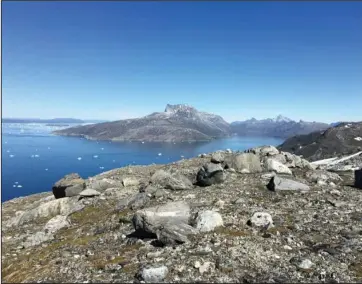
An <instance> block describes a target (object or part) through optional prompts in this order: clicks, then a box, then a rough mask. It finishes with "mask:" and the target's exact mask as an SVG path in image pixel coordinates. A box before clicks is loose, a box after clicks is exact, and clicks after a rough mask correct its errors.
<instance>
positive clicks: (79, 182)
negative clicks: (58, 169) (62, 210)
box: [52, 173, 86, 198]
mask: <svg viewBox="0 0 362 284" xmlns="http://www.w3.org/2000/svg"><path fill="white" fill-rule="evenodd" d="M85 187H86V185H85V181H84V179H82V178H81V177H80V176H79V175H78V174H74V173H73V174H69V175H66V176H65V177H63V178H62V179H60V180H59V181H57V182H56V183H55V184H54V186H53V188H52V190H53V194H54V196H55V198H63V197H71V196H76V195H79V193H81V192H82V191H83V190H84V189H85Z"/></svg>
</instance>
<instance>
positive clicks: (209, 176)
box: [196, 163, 225, 186]
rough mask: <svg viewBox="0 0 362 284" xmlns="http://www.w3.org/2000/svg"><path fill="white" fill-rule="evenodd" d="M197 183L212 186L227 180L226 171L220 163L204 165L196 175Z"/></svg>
mask: <svg viewBox="0 0 362 284" xmlns="http://www.w3.org/2000/svg"><path fill="white" fill-rule="evenodd" d="M196 181H197V185H199V186H210V185H213V184H218V183H222V182H224V181H225V173H224V170H223V167H222V166H221V165H220V164H213V163H209V164H206V165H204V166H203V167H202V168H201V169H200V170H199V171H198V172H197V176H196Z"/></svg>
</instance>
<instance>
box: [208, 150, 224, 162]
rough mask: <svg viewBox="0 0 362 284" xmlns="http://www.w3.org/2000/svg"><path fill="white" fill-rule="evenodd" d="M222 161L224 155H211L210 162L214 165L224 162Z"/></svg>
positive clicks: (217, 153) (218, 153)
mask: <svg viewBox="0 0 362 284" xmlns="http://www.w3.org/2000/svg"><path fill="white" fill-rule="evenodd" d="M224 159H225V157H224V155H223V154H222V153H220V152H216V153H213V154H212V156H211V162H212V163H215V164H218V163H222V162H224Z"/></svg>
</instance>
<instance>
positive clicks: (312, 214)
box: [3, 146, 362, 282]
mask: <svg viewBox="0 0 362 284" xmlns="http://www.w3.org/2000/svg"><path fill="white" fill-rule="evenodd" d="M315 168H316V167H315V166H314V165H313V164H310V163H309V162H308V161H306V160H304V159H302V158H301V157H299V156H296V155H293V154H290V153H287V152H281V151H279V150H278V149H276V148H275V147H273V146H264V147H258V148H253V149H249V150H247V151H245V152H242V153H241V152H236V153H233V152H232V151H230V150H228V151H218V152H215V153H211V154H204V155H202V156H201V157H199V158H194V159H190V160H183V161H180V162H177V163H172V164H169V165H153V166H147V167H126V168H121V169H115V170H112V171H109V172H105V173H102V174H100V175H98V176H95V177H93V178H89V179H87V180H84V179H82V178H81V177H80V176H79V175H78V174H70V175H67V176H65V177H64V178H63V179H61V180H59V181H58V182H56V183H55V184H54V186H53V189H52V191H53V194H51V195H50V194H46V195H45V196H44V195H34V196H33V197H25V198H20V199H15V200H11V201H8V202H5V203H4V210H3V247H4V251H5V252H4V257H3V261H4V263H3V267H4V268H3V272H4V275H5V280H6V281H7V282H22V281H30V282H32V281H38V282H54V281H57V282H62V281H70V280H73V281H76V282H81V281H82V282H83V281H96V282H98V281H106V282H125V281H128V282H129V281H145V282H162V281H167V282H179V281H186V282H190V281H201V280H203V281H207V282H211V281H214V282H240V281H247V282H250V281H256V282H285V281H292V280H293V281H301V280H302V281H308V282H316V281H321V282H323V281H326V279H327V280H328V281H331V280H333V279H340V280H341V281H344V282H355V281H357V280H362V278H361V277H362V276H361V274H359V273H361V271H360V270H358V267H359V266H358V265H360V264H362V258H361V254H360V253H361V252H362V251H361V247H362V239H360V234H362V208H361V206H360V204H361V202H362V194H361V193H362V191H360V190H358V189H356V188H353V187H348V186H346V185H345V183H346V182H348V183H352V181H353V177H352V176H340V175H338V174H337V173H334V172H330V171H326V170H323V169H315ZM360 183H361V171H356V174H355V185H356V187H358V185H360ZM290 220H294V223H293V222H291V221H290ZM346 224H349V225H350V226H346ZM72 254H73V257H72ZM319 255H321V256H322V258H323V261H324V262H323V261H322V260H321V258H320V256H319ZM336 258H337V260H338V261H337V262H336ZM79 260H82V261H79ZM341 261H342V262H343V263H344V264H343V265H342V264H341V263H339V262H341ZM58 262H59V263H60V264H61V265H58V266H55V267H54V263H58ZM28 266H29V267H28ZM38 266H39V267H41V269H39V270H38V273H35V274H34V273H33V271H32V268H33V267H38ZM20 267H21V268H22V269H20ZM26 267H28V268H26ZM318 267H320V268H318ZM27 269H28V270H27ZM333 273H337V274H338V275H337V276H336V275H334V274H333ZM72 277H73V278H72Z"/></svg>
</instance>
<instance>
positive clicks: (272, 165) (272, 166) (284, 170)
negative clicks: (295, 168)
mask: <svg viewBox="0 0 362 284" xmlns="http://www.w3.org/2000/svg"><path fill="white" fill-rule="evenodd" d="M266 169H267V171H274V172H276V173H278V174H288V175H291V174H292V171H291V170H290V169H289V168H288V167H287V166H285V165H283V164H282V163H281V162H278V161H276V160H274V159H267V160H266Z"/></svg>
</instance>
